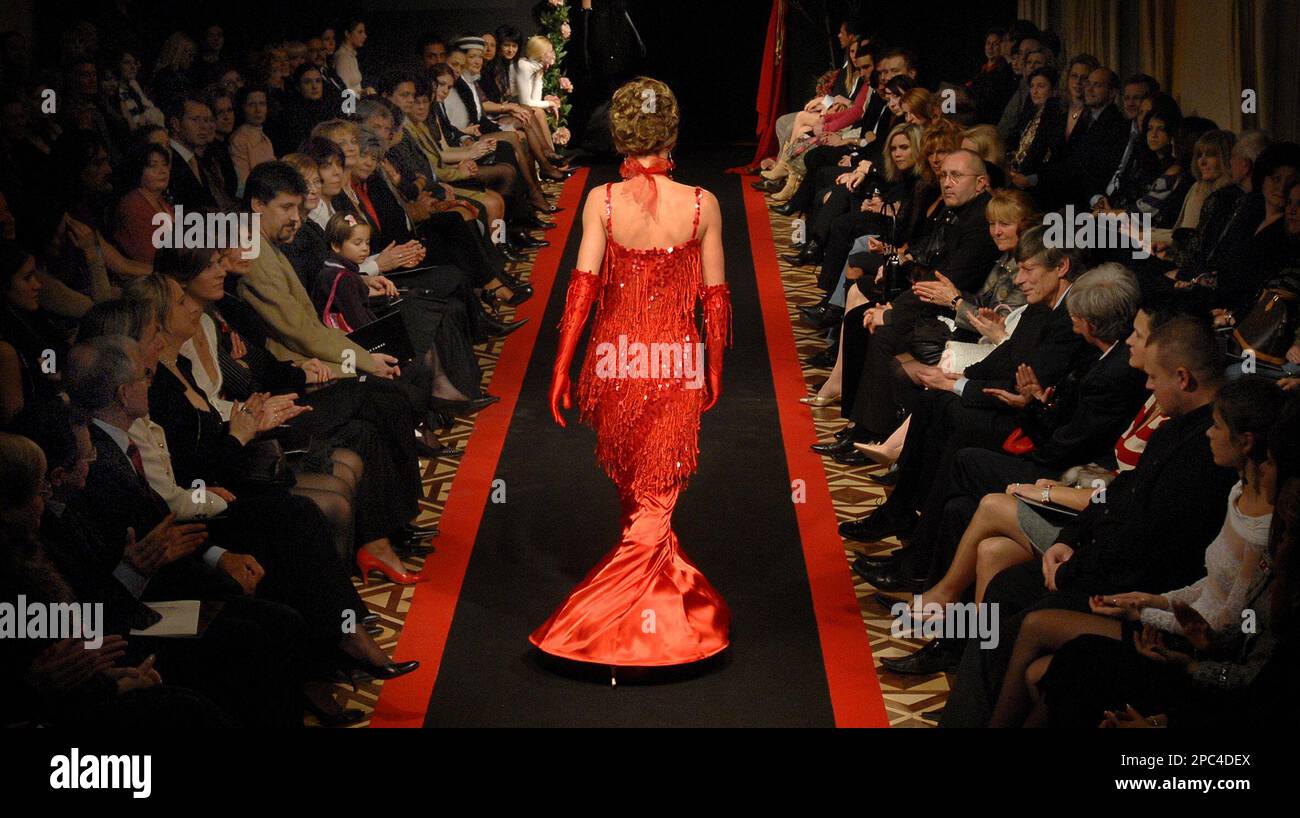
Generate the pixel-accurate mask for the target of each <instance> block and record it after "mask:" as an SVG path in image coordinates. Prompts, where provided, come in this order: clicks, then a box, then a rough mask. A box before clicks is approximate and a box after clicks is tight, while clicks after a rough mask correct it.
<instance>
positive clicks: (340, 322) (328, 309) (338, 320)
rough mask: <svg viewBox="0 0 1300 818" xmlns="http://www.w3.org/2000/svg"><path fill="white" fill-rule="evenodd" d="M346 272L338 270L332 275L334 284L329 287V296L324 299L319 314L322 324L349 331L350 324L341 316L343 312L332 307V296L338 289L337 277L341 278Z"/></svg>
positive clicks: (350, 328) (350, 329)
mask: <svg viewBox="0 0 1300 818" xmlns="http://www.w3.org/2000/svg"><path fill="white" fill-rule="evenodd" d="M347 272H348V271H347V270H339V271H338V273H337V274H336V275H335V276H334V284H333V285H332V286H331V287H330V294H329V298H327V299H325V308H324V309H322V310H321V315H320V320H321V323H322V324H324V325H325V326H327V327H333V328H334V329H337V330H342V331H343V332H351V331H352V325H351V324H349V323H348V321H347V319H346V318H344V317H343V313H342V312H341V311H339V310H335V309H333V307H334V296H335V294H336V293H338V291H339V279H341V278H343V276H344V274H345V273H347Z"/></svg>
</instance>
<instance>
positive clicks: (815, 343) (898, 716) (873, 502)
mask: <svg viewBox="0 0 1300 818" xmlns="http://www.w3.org/2000/svg"><path fill="white" fill-rule="evenodd" d="M750 181H752V177H750V178H747V179H746V181H745V184H749V182H750ZM768 216H769V218H770V220H771V224H772V238H773V240H774V241H775V243H776V249H777V255H778V259H777V264H778V265H779V266H780V268H781V281H782V284H783V285H784V286H785V294H786V306H787V309H788V310H789V314H790V323H791V325H793V327H794V338H795V345H796V346H797V347H798V349H799V358H800V360H801V361H803V362H804V364H803V374H804V380H805V381H806V382H807V384H808V390H809V392H810V393H812V392H815V391H816V390H817V389H818V388H819V387H820V386H821V384H822V382H824V381H825V380H826V377H827V376H828V375H829V374H830V371H829V370H826V369H816V368H813V367H811V366H809V365H808V363H807V359H808V358H809V357H810V356H812V355H814V354H816V353H818V352H821V351H822V350H823V349H825V348H826V341H825V333H823V332H820V331H817V330H812V329H809V328H808V327H805V326H804V325H803V324H801V323H800V322H799V313H798V309H797V308H798V307H800V306H802V305H804V304H814V303H816V302H818V301H820V300H821V297H822V291H821V290H820V289H819V288H818V287H817V272H818V270H817V268H816V267H795V266H792V265H790V264H789V263H787V262H786V261H784V260H783V259H780V258H779V256H780V255H781V254H783V253H790V252H793V251H792V250H791V248H790V245H791V243H792V237H793V236H794V231H795V227H796V225H795V218H791V217H787V216H779V215H777V214H775V213H772V212H771V211H768ZM812 413H813V421H814V423H815V424H816V426H817V437H818V438H819V439H820V440H830V439H831V435H833V434H834V433H835V432H837V431H839V430H840V429H841V428H842V427H843V426H844V421H843V420H842V419H841V418H840V412H839V407H838V406H827V407H824V408H821V409H813V410H812ZM822 463H823V464H824V465H825V467H826V479H827V482H829V483H830V488H831V499H832V500H833V501H834V503H835V514H836V516H837V517H838V518H839V520H840V521H841V522H843V521H846V520H856V519H858V518H860V517H862V516H864V515H866V514H867V513H869V512H870V511H871V510H872V509H874V508H875V507H876V506H878V505H880V504H881V503H883V502H884V501H885V498H886V497H887V496H888V494H887V492H888V489H886V488H884V487H882V486H878V485H876V484H875V483H873V482H871V481H870V480H868V479H867V477H866V475H867V474H877V475H879V474H883V473H884V472H885V469H884V467H878V466H872V467H861V466H859V467H854V466H842V465H840V464H839V463H836V462H835V461H834V460H831V459H830V458H828V457H827V458H822ZM895 547H897V541H896V540H888V541H886V542H885V543H881V544H877V545H870V546H869V545H863V544H862V543H856V542H851V541H848V540H846V541H845V542H844V556H845V558H846V559H847V560H848V561H849V562H850V563H851V562H852V561H853V560H854V559H855V558H856V557H857V556H858V555H859V554H869V555H878V554H885V553H888V552H889V551H890V550H892V549H893V548H895ZM854 581H855V585H854V589H855V590H856V592H857V596H858V607H859V609H860V610H861V611H862V621H863V622H864V623H865V624H866V627H867V633H868V634H870V636H871V652H872V656H873V658H874V659H875V663H876V674H877V675H878V676H879V678H880V688H881V691H882V692H883V693H884V697H885V712H886V714H887V715H888V716H889V723H890V725H891V726H893V727H933V726H935V724H934V722H933V721H927V720H925V719H924V718H923V717H922V714H924V713H930V712H932V711H935V710H939V709H941V708H942V707H943V705H944V702H945V701H947V698H948V690H949V681H950V680H949V679H948V677H947V676H946V675H945V674H938V675H935V676H925V677H918V676H901V675H899V674H896V673H890V672H889V671H887V670H885V669H884V668H883V667H881V665H880V660H881V659H882V658H884V657H887V656H888V657H897V656H906V655H908V654H910V653H912V652H913V651H915V650H916V649H917V648H918V647H919V646H920V645H921V644H922V643H921V642H920V641H918V640H914V639H899V638H896V637H894V636H893V635H891V633H890V626H891V625H892V624H893V621H894V620H893V619H892V618H891V617H890V615H889V611H888V609H887V608H885V606H883V605H881V604H880V603H879V602H877V601H876V600H875V599H874V597H875V596H876V594H877V591H876V590H875V589H874V588H872V587H871V586H870V585H868V584H867V583H865V582H862V581H861V580H858V579H857V577H856V576H855V577H854Z"/></svg>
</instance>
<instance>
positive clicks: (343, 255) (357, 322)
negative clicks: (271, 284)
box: [311, 213, 377, 332]
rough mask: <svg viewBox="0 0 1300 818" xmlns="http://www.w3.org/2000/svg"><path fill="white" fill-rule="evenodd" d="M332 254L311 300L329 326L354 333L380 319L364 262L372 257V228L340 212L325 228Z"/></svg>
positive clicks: (322, 319)
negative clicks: (373, 307) (364, 274)
mask: <svg viewBox="0 0 1300 818" xmlns="http://www.w3.org/2000/svg"><path fill="white" fill-rule="evenodd" d="M325 242H326V243H327V244H328V245H329V248H330V255H329V256H328V257H327V258H326V259H325V264H324V266H323V267H322V268H321V272H320V275H318V276H316V281H315V282H314V286H313V287H312V293H311V300H312V303H313V304H315V305H316V308H317V309H318V310H320V313H321V321H322V322H324V324H325V325H326V326H328V327H335V328H337V329H341V330H343V331H344V332H351V331H352V330H354V329H357V328H359V327H364V326H365V325H366V324H369V323H370V322H372V321H374V320H376V318H377V316H376V315H375V314H374V312H372V311H371V309H370V295H371V290H370V287H369V286H368V285H367V284H366V279H365V278H363V277H362V275H361V267H360V265H361V263H362V262H364V261H365V260H366V259H367V258H369V257H370V225H368V224H366V223H364V222H358V221H357V219H356V217H354V216H353V215H352V214H350V213H336V214H335V215H334V216H333V217H332V218H331V219H330V220H329V224H327V225H326V227H325Z"/></svg>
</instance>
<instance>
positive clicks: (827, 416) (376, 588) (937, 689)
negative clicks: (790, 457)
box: [308, 179, 949, 727]
mask: <svg viewBox="0 0 1300 818" xmlns="http://www.w3.org/2000/svg"><path fill="white" fill-rule="evenodd" d="M744 183H745V184H748V183H749V180H748V179H747V180H746V181H745V182H744ZM558 190H559V186H558V185H551V186H550V189H549V190H548V191H547V193H548V195H552V194H556V193H558ZM770 218H771V224H772V234H773V238H774V239H775V242H776V246H777V252H778V254H780V253H786V252H789V251H790V243H791V236H792V235H793V230H794V224H793V222H794V220H793V219H791V218H787V217H782V216H778V215H776V214H770ZM778 263H779V264H780V268H781V278H782V283H783V285H784V287H785V292H786V303H787V305H788V309H789V314H790V322H791V324H792V325H793V326H794V335H795V343H796V345H797V346H798V349H799V355H800V358H801V359H807V358H808V357H809V356H811V355H813V354H815V353H816V352H819V351H821V350H822V349H823V348H824V347H825V342H824V340H823V339H822V337H821V333H818V332H816V331H814V330H810V329H808V328H807V327H805V326H803V325H802V324H801V323H799V314H798V312H797V311H796V307H798V306H799V305H802V304H811V303H814V302H816V301H817V300H818V299H820V297H821V291H820V290H819V289H817V283H816V279H817V271H816V269H815V268H812V267H793V266H791V265H789V264H787V263H786V262H784V261H779V262H778ZM513 273H514V274H515V275H516V276H518V277H519V278H521V279H523V280H525V281H526V280H528V279H529V277H530V274H531V256H530V259H529V261H527V262H524V263H521V264H519V265H516V266H515V269H514V270H513ZM509 311H510V308H508V307H506V308H503V315H507V316H508V315H509ZM501 344H502V342H501V341H500V340H497V341H492V342H490V343H489V344H487V345H485V346H483V347H479V348H478V352H479V365H480V366H481V367H482V369H483V373H484V376H485V377H484V383H489V384H490V383H491V380H492V373H493V371H494V370H495V367H496V362H497V358H498V356H499V354H500V351H501ZM827 374H828V372H827V371H826V370H819V369H814V368H812V367H810V366H808V365H807V364H806V363H805V364H804V380H805V381H807V383H808V386H809V389H810V390H815V389H816V388H817V387H818V386H819V385H820V384H821V382H822V381H824V380H825V379H826V376H827ZM813 418H814V421H815V423H816V426H817V436H818V437H819V438H821V439H823V440H825V439H829V438H830V437H831V435H832V434H833V433H834V432H835V431H837V430H838V429H839V428H840V427H841V426H842V425H843V421H842V420H840V418H839V410H838V408H837V407H834V406H832V407H827V408H824V409H814V410H813ZM472 430H473V423H472V419H457V422H456V425H455V426H454V427H453V428H452V430H451V431H450V433H448V434H447V435H446V436H445V437H444V442H446V443H449V444H455V445H457V446H459V447H460V448H464V444H465V441H466V440H467V439H468V438H469V435H470V432H471V431H472ZM456 462H457V461H455V460H434V461H421V465H422V466H423V468H424V489H425V498H424V500H422V501H421V508H422V511H423V513H422V514H421V516H420V518H419V520H418V522H419V523H420V524H421V525H425V526H434V525H436V524H437V522H438V519H439V518H440V516H441V514H442V509H443V506H444V504H445V503H446V500H447V494H448V492H449V491H450V490H451V483H452V480H453V478H454V477H455V476H456ZM823 463H824V464H825V466H826V477H827V480H828V482H829V483H830V488H831V497H832V499H833V500H834V503H835V511H836V514H837V516H838V517H839V519H840V520H841V521H843V520H852V519H857V518H858V517H861V516H862V515H864V514H866V513H867V512H869V511H870V510H871V509H873V508H874V507H876V506H877V505H879V504H880V503H882V502H884V499H885V497H886V496H887V495H886V489H884V488H882V487H880V486H878V485H876V484H875V483H872V482H871V481H870V480H868V479H867V478H866V475H867V474H868V473H873V470H872V469H865V468H853V467H849V466H842V465H840V464H838V463H835V462H834V461H832V460H830V459H829V458H826V459H824V460H823ZM882 471H883V469H879V468H877V469H874V473H880V472H882ZM437 543H438V541H437V539H436V538H435V539H434V540H433V545H434V546H435V547H436V546H437ZM892 547H894V546H893V545H891V544H889V543H884V544H880V545H876V546H863V545H861V544H859V543H850V542H847V541H846V542H845V548H844V554H845V559H846V560H848V561H850V562H851V561H852V560H853V559H854V557H856V556H857V555H858V554H859V553H867V554H881V553H886V552H888V551H889V550H890V549H891V548H892ZM423 562H424V561H423V559H412V560H408V561H407V564H408V567H409V568H410V569H411V570H413V571H418V570H419V569H420V568H421V567H422V566H423ZM358 589H359V590H360V593H361V597H362V599H364V600H365V602H366V604H367V605H368V606H369V607H370V610H371V611H373V612H374V613H376V614H378V615H379V617H380V625H381V626H382V627H383V634H382V635H381V636H380V637H379V638H378V641H379V643H380V644H381V645H382V646H383V647H384V649H385V650H387V651H389V652H390V653H391V651H392V650H393V649H394V648H395V647H396V646H397V641H398V637H399V636H400V635H401V632H402V623H403V622H404V621H405V619H406V613H407V611H408V610H409V607H410V602H411V597H412V595H413V594H414V590H413V589H412V588H411V587H409V586H408V587H402V586H397V585H393V584H391V583H387V582H383V583H379V584H376V583H375V581H374V580H371V584H370V585H369V586H368V587H365V588H361V587H360V585H359V584H358ZM856 591H857V596H858V604H859V607H860V608H861V611H862V620H863V623H864V624H865V626H866V628H867V632H868V633H869V634H870V637H871V650H872V653H873V654H874V657H875V661H876V671H877V673H878V675H879V678H880V685H881V689H882V691H883V692H884V697H885V710H886V712H887V714H888V716H889V722H890V725H891V726H894V727H931V726H934V724H933V722H931V721H927V720H925V719H924V718H923V717H922V714H924V713H928V712H931V711H934V710H937V709H939V708H942V707H943V705H944V702H945V701H946V700H947V697H948V690H949V679H948V678H947V677H946V676H944V675H942V674H940V675H937V676H931V677H910V676H899V675H897V674H893V673H889V672H887V671H885V670H884V669H883V668H881V667H880V659H881V658H882V657H886V656H905V655H907V654H909V653H911V652H912V651H914V650H915V649H916V648H917V646H918V645H919V643H918V642H917V641H915V640H909V639H898V638H895V637H893V636H892V635H891V634H890V625H891V624H892V622H893V620H892V619H891V618H890V616H889V613H888V611H887V609H886V608H885V607H884V606H882V605H881V604H879V603H878V602H876V601H875V600H874V599H873V597H874V596H875V595H876V591H875V589H873V588H872V587H871V586H869V585H867V584H866V583H864V582H858V583H857V585H856ZM380 684H381V683H377V682H369V683H361V684H359V685H358V686H357V689H356V690H355V691H354V690H353V689H352V688H351V687H350V686H347V685H339V686H338V687H337V698H338V699H339V701H340V702H341V703H342V704H343V705H344V706H346V707H355V708H360V709H362V710H364V711H366V713H367V715H368V714H369V713H370V712H372V711H373V709H374V706H375V703H376V702H377V701H378V699H379V687H380ZM308 723H309V724H310V723H312V722H311V721H309V722H308ZM368 724H369V721H368V720H367V721H362V722H360V723H359V724H357V725H355V726H357V727H364V726H367V725H368Z"/></svg>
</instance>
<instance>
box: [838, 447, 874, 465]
mask: <svg viewBox="0 0 1300 818" xmlns="http://www.w3.org/2000/svg"><path fill="white" fill-rule="evenodd" d="M831 459H832V460H834V461H835V462H836V463H839V464H840V465H841V466H870V465H873V464H874V463H875V462H876V461H874V460H872V459H871V458H870V457H867V456H866V455H865V454H863V453H862V452H860V451H858V450H857V449H856V448H855V449H853V450H852V451H849V452H844V453H843V454H837V455H832V456H831Z"/></svg>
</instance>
